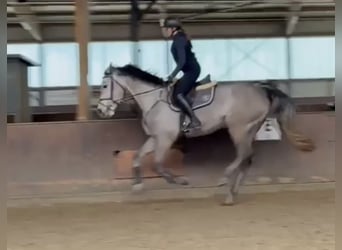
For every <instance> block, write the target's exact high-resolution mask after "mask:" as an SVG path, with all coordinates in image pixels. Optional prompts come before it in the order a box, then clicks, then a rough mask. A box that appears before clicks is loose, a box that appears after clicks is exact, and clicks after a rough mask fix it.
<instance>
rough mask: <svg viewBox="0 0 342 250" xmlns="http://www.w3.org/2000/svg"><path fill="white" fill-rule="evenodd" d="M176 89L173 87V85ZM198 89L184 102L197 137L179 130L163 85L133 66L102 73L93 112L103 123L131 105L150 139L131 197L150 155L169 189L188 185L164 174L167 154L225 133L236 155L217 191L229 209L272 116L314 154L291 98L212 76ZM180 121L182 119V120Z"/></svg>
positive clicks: (263, 86) (136, 165) (136, 161)
mask: <svg viewBox="0 0 342 250" xmlns="http://www.w3.org/2000/svg"><path fill="white" fill-rule="evenodd" d="M175 84H177V83H175ZM197 84H198V86H197V87H196V89H195V90H194V91H193V92H192V94H191V95H190V96H189V97H188V98H191V100H192V107H193V109H194V110H195V112H196V114H197V116H198V117H199V119H200V121H201V122H202V127H201V128H200V129H199V130H196V131H188V132H184V131H182V130H181V124H182V123H183V122H186V121H188V120H187V118H184V116H182V112H181V111H180V109H178V108H177V107H176V105H174V104H173V100H172V97H171V96H172V89H173V88H172V87H170V85H166V84H165V81H164V80H163V79H162V78H160V77H158V76H156V75H154V74H151V73H149V72H147V71H144V70H142V69H140V68H139V67H137V66H134V65H131V64H127V65H124V66H122V67H114V66H113V65H112V64H110V65H109V66H108V67H107V68H106V69H105V71H104V75H103V80H102V84H101V86H102V87H101V93H100V97H99V99H98V103H97V112H98V114H99V116H100V117H101V118H111V117H113V116H114V115H115V111H116V109H117V107H118V105H120V103H123V102H125V101H127V100H131V99H134V100H135V102H136V103H137V105H138V106H139V107H140V109H141V112H142V120H141V122H142V127H143V129H144V131H145V133H146V135H147V136H148V138H147V140H146V141H145V143H144V144H143V145H142V147H141V148H140V149H139V150H138V151H137V153H136V154H135V156H134V157H133V166H132V171H133V183H132V188H133V190H134V191H137V190H142V189H143V180H142V179H143V178H142V171H141V162H142V159H143V157H144V156H145V155H146V154H148V153H151V152H154V171H155V172H156V173H158V175H159V176H161V177H162V178H164V179H165V180H166V181H167V182H168V183H173V184H180V185H188V184H189V182H188V180H187V179H186V178H185V177H175V175H174V174H173V173H172V172H171V171H169V170H167V169H165V168H164V166H163V160H164V157H165V154H166V152H167V151H168V150H169V149H170V148H171V146H172V145H173V143H174V142H175V141H176V140H177V139H178V138H179V137H180V136H184V137H185V138H192V137H197V136H204V135H208V134H211V133H213V132H215V131H217V130H219V129H227V132H228V133H229V134H230V137H231V138H232V141H233V143H234V146H235V149H236V156H235V159H234V160H233V161H232V162H231V163H230V164H229V165H228V166H227V167H226V168H225V170H224V173H223V178H221V179H220V181H219V183H218V186H226V189H225V192H224V193H225V198H224V201H223V204H225V205H233V204H234V202H235V199H236V197H237V195H238V192H239V187H240V185H241V183H242V181H243V179H244V178H245V176H246V174H247V171H248V169H249V168H250V166H251V162H252V156H253V153H254V152H253V147H252V144H253V141H254V138H255V135H256V133H257V132H258V130H259V129H260V127H261V126H262V124H263V122H264V121H265V120H266V118H267V117H268V116H270V115H273V116H275V117H276V119H277V121H278V123H279V124H280V127H281V129H282V131H284V133H285V134H286V136H287V138H288V139H289V141H290V143H291V144H292V145H294V146H295V148H297V149H298V150H301V151H304V152H305V151H313V150H314V149H315V144H314V142H313V141H312V140H311V139H310V138H308V137H306V136H304V135H303V134H301V133H300V132H297V131H296V128H295V126H294V115H295V113H296V109H295V105H294V103H293V101H292V100H291V98H290V97H289V96H288V95H287V94H285V93H284V92H282V91H281V90H279V89H278V88H277V87H276V86H275V85H274V84H272V83H271V82H269V83H268V82H267V81H266V82H255V84H251V83H250V82H234V83H229V84H218V83H217V82H214V81H211V79H210V75H208V76H207V77H206V78H205V79H202V80H201V81H199V82H197ZM182 117H183V118H182Z"/></svg>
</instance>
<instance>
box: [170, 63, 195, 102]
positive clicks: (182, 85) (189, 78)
mask: <svg viewBox="0 0 342 250" xmlns="http://www.w3.org/2000/svg"><path fill="white" fill-rule="evenodd" d="M199 75H200V70H194V71H191V72H185V73H184V74H183V76H182V78H181V79H180V80H179V81H178V82H177V83H176V85H175V86H174V91H173V97H174V98H173V99H174V100H177V95H178V94H183V96H184V97H185V98H186V97H187V95H188V94H189V93H190V91H191V90H192V89H193V88H195V87H196V81H197V79H198V77H199ZM176 102H177V101H176ZM177 105H178V103H177ZM179 106H181V104H180V105H179Z"/></svg>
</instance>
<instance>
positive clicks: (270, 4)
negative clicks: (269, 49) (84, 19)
mask: <svg viewBox="0 0 342 250" xmlns="http://www.w3.org/2000/svg"><path fill="white" fill-rule="evenodd" d="M20 2H22V1H18V0H11V1H10V0H8V1H7V18H8V25H9V26H11V25H12V26H15V25H21V26H22V27H24V28H25V29H26V30H31V31H33V32H31V35H32V36H33V37H35V38H36V39H38V40H39V36H40V34H39V26H43V25H72V24H73V23H74V20H75V3H74V2H75V1H74V0H59V1H49V0H27V1H23V2H24V3H20ZM89 3H90V4H89V8H90V13H91V19H90V21H91V23H92V24H128V23H129V21H130V10H131V4H130V1H102V0H94V1H89ZM139 3H140V8H141V9H144V8H146V7H147V6H148V5H149V3H150V1H147V0H140V1H139ZM161 6H162V8H163V9H165V11H166V13H167V15H172V16H177V17H179V18H180V19H182V20H183V22H185V23H186V22H189V23H218V22H229V23H241V22H248V23H250V22H252V23H258V22H284V23H286V33H287V34H291V33H292V31H293V30H294V28H295V26H296V25H297V24H298V23H300V22H302V21H304V22H305V21H334V18H335V2H334V1H333V0H295V1H293V0H287V1H286V0H285V1H284V0H257V1H246V0H244V1H243V0H231V1H218V0H216V1H215V0H213V1H202V0H193V1H189V0H168V1H162V0H159V1H158V0H157V1H156V4H154V5H153V6H152V7H151V8H150V10H149V11H148V13H146V14H145V15H144V17H143V20H142V22H143V23H158V20H159V18H160V8H161ZM28 26H30V27H28Z"/></svg>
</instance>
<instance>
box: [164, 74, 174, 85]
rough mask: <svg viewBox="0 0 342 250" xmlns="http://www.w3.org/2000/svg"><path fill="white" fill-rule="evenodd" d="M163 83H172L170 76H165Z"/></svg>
mask: <svg viewBox="0 0 342 250" xmlns="http://www.w3.org/2000/svg"><path fill="white" fill-rule="evenodd" d="M165 83H166V84H167V85H169V84H171V83H173V79H172V78H171V76H168V77H166V80H165Z"/></svg>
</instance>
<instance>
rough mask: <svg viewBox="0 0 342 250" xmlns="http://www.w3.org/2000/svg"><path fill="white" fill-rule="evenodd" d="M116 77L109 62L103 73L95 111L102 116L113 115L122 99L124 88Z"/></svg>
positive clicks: (113, 68) (115, 72)
mask: <svg viewBox="0 0 342 250" xmlns="http://www.w3.org/2000/svg"><path fill="white" fill-rule="evenodd" d="M118 78H119V76H118V74H117V71H116V69H115V67H113V66H112V64H110V65H109V67H108V68H107V69H106V70H105V72H104V75H103V80H102V84H101V94H100V98H99V101H98V104H97V112H98V114H99V115H100V117H102V118H110V117H112V116H114V115H115V111H116V108H117V107H118V105H119V103H120V102H121V101H122V100H123V97H124V93H125V90H124V87H123V86H122V85H121V84H120V83H119V79H118Z"/></svg>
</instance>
